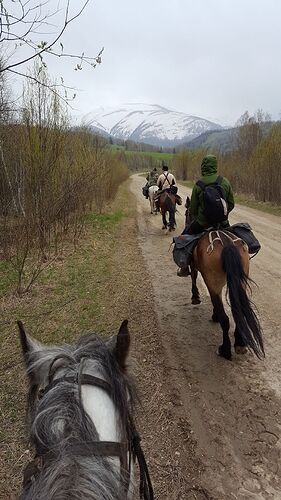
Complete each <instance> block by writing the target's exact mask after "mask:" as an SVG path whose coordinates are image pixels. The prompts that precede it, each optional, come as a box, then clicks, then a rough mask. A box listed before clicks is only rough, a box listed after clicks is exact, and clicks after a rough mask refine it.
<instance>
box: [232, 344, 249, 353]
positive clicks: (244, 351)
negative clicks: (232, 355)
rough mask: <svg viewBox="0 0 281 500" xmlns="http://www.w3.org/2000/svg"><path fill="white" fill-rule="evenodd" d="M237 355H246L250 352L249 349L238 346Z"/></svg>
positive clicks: (236, 348)
mask: <svg viewBox="0 0 281 500" xmlns="http://www.w3.org/2000/svg"><path fill="white" fill-rule="evenodd" d="M234 349H235V352H236V354H246V352H247V351H248V349H247V347H246V346H245V345H236V346H234Z"/></svg>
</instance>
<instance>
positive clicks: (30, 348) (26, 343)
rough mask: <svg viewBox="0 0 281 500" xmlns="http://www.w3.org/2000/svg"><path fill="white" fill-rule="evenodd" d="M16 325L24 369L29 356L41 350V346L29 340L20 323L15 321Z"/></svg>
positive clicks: (27, 363)
mask: <svg viewBox="0 0 281 500" xmlns="http://www.w3.org/2000/svg"><path fill="white" fill-rule="evenodd" d="M17 324H18V328H19V337H20V343H21V349H22V354H23V358H24V361H25V364H26V367H27V368H28V367H29V361H30V356H31V354H33V353H34V352H35V351H39V350H42V348H43V346H42V345H41V344H40V343H39V342H37V341H36V340H34V339H33V338H31V337H30V336H29V335H27V333H26V332H25V329H24V326H23V323H22V322H21V321H17Z"/></svg>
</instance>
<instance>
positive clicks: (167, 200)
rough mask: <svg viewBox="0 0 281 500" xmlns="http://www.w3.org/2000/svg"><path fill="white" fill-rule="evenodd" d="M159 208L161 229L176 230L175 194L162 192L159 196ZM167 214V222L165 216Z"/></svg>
mask: <svg viewBox="0 0 281 500" xmlns="http://www.w3.org/2000/svg"><path fill="white" fill-rule="evenodd" d="M159 206H160V211H161V215H162V222H163V225H162V229H168V230H169V231H174V230H175V229H176V215H175V214H176V194H174V193H171V192H168V191H163V192H162V193H161V194H160V196H159ZM167 213H168V214H169V221H167V218H166V215H167Z"/></svg>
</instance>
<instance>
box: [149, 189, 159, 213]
mask: <svg viewBox="0 0 281 500" xmlns="http://www.w3.org/2000/svg"><path fill="white" fill-rule="evenodd" d="M158 190H159V187H158V186H156V185H153V186H150V187H149V188H148V198H149V203H150V213H151V214H157V208H156V204H155V195H156V194H157V191H158Z"/></svg>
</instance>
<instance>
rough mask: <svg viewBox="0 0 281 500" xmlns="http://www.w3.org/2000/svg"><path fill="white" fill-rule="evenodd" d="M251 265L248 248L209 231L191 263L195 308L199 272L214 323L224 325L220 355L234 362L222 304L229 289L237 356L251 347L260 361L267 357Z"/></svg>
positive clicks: (234, 238)
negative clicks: (252, 288) (252, 297)
mask: <svg viewBox="0 0 281 500" xmlns="http://www.w3.org/2000/svg"><path fill="white" fill-rule="evenodd" d="M188 201H189V200H187V201H186V205H185V206H186V208H187V211H186V219H187V222H190V216H189V202H188ZM249 264H250V257H249V253H248V247H247V245H246V244H245V243H244V242H243V240H241V239H240V238H237V236H235V235H234V234H232V233H230V232H228V231H227V230H215V229H214V230H209V231H207V232H206V234H204V235H203V236H202V238H200V240H199V242H198V244H197V246H196V247H195V249H194V252H193V257H192V262H191V278H192V299H191V301H192V304H200V302H201V300H200V295H199V290H198V288H197V285H196V279H197V275H198V271H200V273H201V275H202V277H203V280H204V282H205V284H206V286H207V288H208V291H209V294H210V297H211V301H212V304H213V315H212V320H213V321H215V322H218V323H220V325H221V328H222V331H223V342H222V344H221V345H220V346H219V351H218V353H219V355H220V356H223V357H224V358H226V359H231V342H230V339H229V318H228V316H227V314H226V312H225V309H224V305H223V301H222V290H223V288H224V286H225V285H227V291H228V296H229V301H230V306H231V312H232V315H233V318H234V321H235V325H236V326H235V331H234V339H235V342H234V347H235V351H236V353H239V354H244V353H245V352H246V351H247V347H248V348H249V349H251V350H252V351H253V352H254V353H255V354H256V355H257V357H258V358H262V357H263V356H264V347H263V339H262V331H261V326H260V323H259V320H258V318H257V316H256V314H255V312H254V310H253V305H252V303H251V300H250V298H249V283H250V282H251V280H250V278H249Z"/></svg>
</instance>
